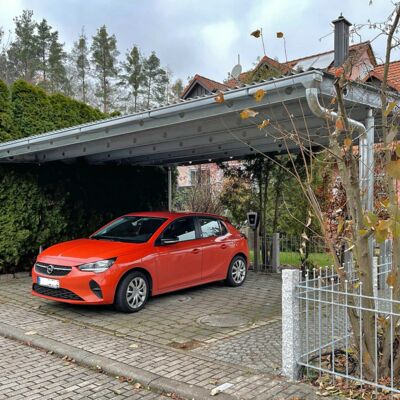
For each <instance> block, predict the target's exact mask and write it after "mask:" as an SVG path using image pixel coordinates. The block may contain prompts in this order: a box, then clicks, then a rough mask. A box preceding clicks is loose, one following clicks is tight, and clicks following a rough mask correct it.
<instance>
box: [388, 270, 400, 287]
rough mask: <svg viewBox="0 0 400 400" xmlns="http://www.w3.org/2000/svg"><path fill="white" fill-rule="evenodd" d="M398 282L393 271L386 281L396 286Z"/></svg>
mask: <svg viewBox="0 0 400 400" xmlns="http://www.w3.org/2000/svg"><path fill="white" fill-rule="evenodd" d="M396 282H397V277H396V275H395V274H394V273H393V272H391V273H390V274H389V275H388V277H387V279H386V283H387V284H388V285H389V286H392V287H394V286H395V285H396Z"/></svg>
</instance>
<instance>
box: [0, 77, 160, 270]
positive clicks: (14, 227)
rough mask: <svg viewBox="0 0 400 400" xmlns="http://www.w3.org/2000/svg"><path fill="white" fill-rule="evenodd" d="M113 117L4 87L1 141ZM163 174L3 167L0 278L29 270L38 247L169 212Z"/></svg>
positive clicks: (0, 88) (25, 87)
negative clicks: (142, 214) (132, 217)
mask: <svg viewBox="0 0 400 400" xmlns="http://www.w3.org/2000/svg"><path fill="white" fill-rule="evenodd" d="M106 117H108V116H107V115H106V114H103V113H102V112H100V111H99V110H97V109H94V108H92V107H90V106H88V105H86V104H84V103H81V102H78V101H76V100H73V99H71V98H68V97H66V96H63V95H61V94H53V95H48V94H46V92H44V91H43V90H42V89H40V88H38V87H35V86H32V85H30V84H28V83H26V82H24V81H16V82H15V83H14V84H13V85H12V86H11V88H10V90H9V89H8V87H7V86H6V85H5V84H4V83H3V82H1V81H0V141H6V140H10V139H17V138H22V137H26V136H31V135H35V134H39V133H43V132H46V131H49V130H52V129H60V128H65V127H68V126H73V125H77V124H81V123H85V122H90V121H95V120H99V119H102V118H106ZM166 192H167V182H166V174H165V171H164V169H163V168H148V167H146V168H143V167H142V168H141V167H132V166H120V165H118V166H117V165H107V166H90V165H87V164H85V163H83V162H81V163H76V164H72V165H67V164H63V163H58V162H54V163H45V164H42V165H31V164H3V165H0V210H1V212H0V273H4V272H6V273H7V272H16V271H19V270H27V269H29V268H31V266H32V263H33V262H34V259H35V257H36V255H37V253H38V249H39V246H41V245H42V246H45V247H47V246H50V245H51V244H54V243H57V242H59V241H64V240H70V239H73V238H78V237H87V236H88V235H89V234H90V233H91V232H93V231H95V230H96V229H97V228H99V227H100V226H101V225H102V224H104V223H106V222H107V221H109V220H110V219H112V218H115V217H117V216H119V215H122V214H125V213H127V212H131V211H140V210H151V209H164V208H165V207H166Z"/></svg>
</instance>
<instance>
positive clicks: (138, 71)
mask: <svg viewBox="0 0 400 400" xmlns="http://www.w3.org/2000/svg"><path fill="white" fill-rule="evenodd" d="M123 69H124V72H125V73H124V74H123V75H122V76H121V78H122V83H123V84H124V85H126V86H128V87H129V89H130V96H132V98H133V109H134V111H135V112H136V111H137V109H138V99H139V95H140V94H141V93H142V92H143V89H142V86H143V84H144V82H145V76H144V75H143V63H142V57H141V55H140V51H139V49H138V47H137V46H134V47H133V48H132V50H131V51H130V52H129V53H127V54H126V61H125V62H124V63H123Z"/></svg>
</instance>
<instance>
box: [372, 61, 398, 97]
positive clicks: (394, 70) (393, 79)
mask: <svg viewBox="0 0 400 400" xmlns="http://www.w3.org/2000/svg"><path fill="white" fill-rule="evenodd" d="M384 68H385V65H384V64H380V65H377V66H376V67H375V68H374V70H373V71H372V72H371V73H370V74H369V75H368V76H367V78H366V80H367V81H368V80H371V78H375V79H378V80H380V81H382V80H383V73H384ZM388 85H389V86H391V87H392V88H393V89H395V90H397V91H400V60H397V61H393V62H391V63H390V65H389V73H388Z"/></svg>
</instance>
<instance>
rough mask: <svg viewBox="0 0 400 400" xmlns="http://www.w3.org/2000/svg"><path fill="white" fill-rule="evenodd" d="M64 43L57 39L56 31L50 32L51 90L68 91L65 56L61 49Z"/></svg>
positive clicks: (49, 69)
mask: <svg viewBox="0 0 400 400" xmlns="http://www.w3.org/2000/svg"><path fill="white" fill-rule="evenodd" d="M63 47H64V44H62V43H60V42H59V41H58V32H57V31H55V32H52V34H51V43H50V48H49V60H48V61H49V68H48V71H49V78H50V90H51V91H52V92H64V93H69V84H68V81H67V73H66V70H65V66H64V62H65V60H66V58H67V55H66V53H65V51H64V50H63Z"/></svg>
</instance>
